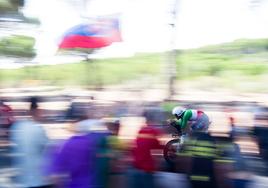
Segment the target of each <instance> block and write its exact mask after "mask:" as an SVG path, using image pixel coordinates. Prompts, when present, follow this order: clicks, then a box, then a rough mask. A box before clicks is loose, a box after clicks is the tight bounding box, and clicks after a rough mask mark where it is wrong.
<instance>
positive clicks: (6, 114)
mask: <svg viewBox="0 0 268 188" xmlns="http://www.w3.org/2000/svg"><path fill="white" fill-rule="evenodd" d="M13 122H14V117H13V114H12V109H11V107H10V106H8V105H6V104H5V103H4V102H3V101H2V100H0V131H1V134H0V135H2V136H3V138H7V137H8V136H9V129H10V126H11V125H12V123H13Z"/></svg>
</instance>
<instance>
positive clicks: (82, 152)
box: [52, 113, 107, 188]
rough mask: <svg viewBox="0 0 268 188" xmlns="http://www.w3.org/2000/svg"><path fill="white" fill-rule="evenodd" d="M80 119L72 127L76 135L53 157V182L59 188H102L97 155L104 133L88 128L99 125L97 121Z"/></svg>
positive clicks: (104, 136) (81, 117) (83, 117)
mask: <svg viewBox="0 0 268 188" xmlns="http://www.w3.org/2000/svg"><path fill="white" fill-rule="evenodd" d="M91 115H92V113H91ZM91 117H93V116H91ZM77 120H78V119H77ZM80 120H82V121H80V122H78V123H77V124H75V126H76V135H75V136H73V137H71V138H70V139H68V140H67V141H66V142H65V143H64V144H63V146H62V148H61V150H60V152H59V153H57V154H56V156H55V159H54V162H53V164H52V168H53V169H52V173H53V176H54V181H55V183H56V184H57V185H58V186H60V187H69V188H85V187H87V188H88V187H92V188H93V187H94V188H95V187H98V188H101V187H103V186H104V185H103V184H102V183H101V182H100V181H99V174H100V171H99V170H100V169H101V167H100V166H99V159H98V152H99V150H100V146H101V143H102V142H101V141H103V140H104V139H105V138H106V136H107V132H100V131H96V130H94V131H93V130H92V129H91V128H92V127H93V126H94V127H100V126H102V124H101V122H100V121H99V120H93V119H85V116H80ZM65 177H68V179H66V178H65Z"/></svg>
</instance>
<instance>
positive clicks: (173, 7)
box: [167, 0, 179, 99]
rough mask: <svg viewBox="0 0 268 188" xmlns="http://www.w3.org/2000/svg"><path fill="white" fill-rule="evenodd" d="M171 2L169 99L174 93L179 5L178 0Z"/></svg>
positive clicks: (168, 67)
mask: <svg viewBox="0 0 268 188" xmlns="http://www.w3.org/2000/svg"><path fill="white" fill-rule="evenodd" d="M172 1H173V3H172V4H171V13H170V14H171V22H170V23H169V26H170V46H169V51H168V54H167V56H168V62H167V63H168V66H167V73H168V99H171V98H172V96H173V95H174V94H175V81H176V74H177V71H176V59H177V53H176V35H177V24H176V21H177V9H178V5H179V0H172Z"/></svg>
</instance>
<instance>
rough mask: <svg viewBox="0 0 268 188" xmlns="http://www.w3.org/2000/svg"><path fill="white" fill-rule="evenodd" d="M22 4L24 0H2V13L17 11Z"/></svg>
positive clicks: (0, 6) (0, 2) (0, 5)
mask: <svg viewBox="0 0 268 188" xmlns="http://www.w3.org/2000/svg"><path fill="white" fill-rule="evenodd" d="M22 5H23V1H22V0H0V11H1V13H5V12H17V11H18V8H19V7H20V6H22Z"/></svg>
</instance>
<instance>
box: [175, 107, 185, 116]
mask: <svg viewBox="0 0 268 188" xmlns="http://www.w3.org/2000/svg"><path fill="white" fill-rule="evenodd" d="M183 112H184V108H181V107H179V106H176V107H175V108H173V110H172V114H173V115H174V116H176V117H177V118H180V117H181V116H182V114H183Z"/></svg>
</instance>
